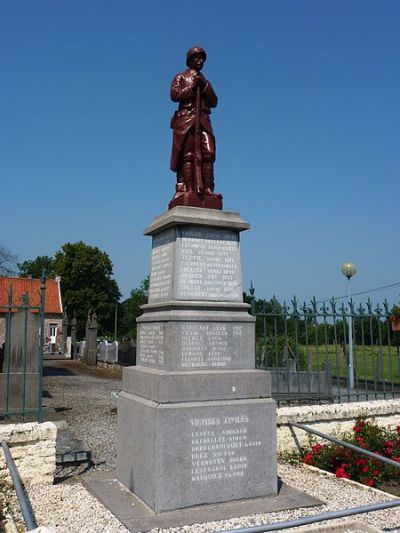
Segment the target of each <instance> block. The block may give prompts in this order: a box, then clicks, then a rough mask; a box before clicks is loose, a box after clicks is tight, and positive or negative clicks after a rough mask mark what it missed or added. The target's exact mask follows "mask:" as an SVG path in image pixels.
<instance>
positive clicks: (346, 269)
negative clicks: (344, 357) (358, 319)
mask: <svg viewBox="0 0 400 533" xmlns="http://www.w3.org/2000/svg"><path fill="white" fill-rule="evenodd" d="M356 272H357V269H356V267H355V265H354V264H353V263H343V265H342V274H343V276H345V277H346V278H347V296H348V301H349V362H348V366H349V387H350V389H354V359H353V317H352V316H351V313H352V306H351V291H350V280H351V278H352V277H353V276H354V274H355V273H356Z"/></svg>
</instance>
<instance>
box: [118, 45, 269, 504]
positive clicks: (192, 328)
mask: <svg viewBox="0 0 400 533" xmlns="http://www.w3.org/2000/svg"><path fill="white" fill-rule="evenodd" d="M205 59H206V54H205V51H204V50H203V49H202V48H200V47H193V48H191V49H190V50H189V52H188V55H187V65H188V67H189V68H188V70H186V71H185V72H184V73H182V74H178V75H177V76H176V77H175V78H174V81H173V83H172V89H171V95H172V96H173V99H174V100H175V101H179V102H180V105H179V109H178V111H177V112H176V113H175V115H174V119H173V123H172V127H173V128H174V145H173V152H172V165H171V166H172V168H173V170H175V171H177V185H176V192H175V195H174V197H173V199H172V201H171V202H170V205H169V207H170V209H169V210H168V211H167V212H166V213H164V214H162V215H161V216H159V217H158V218H156V219H155V220H154V221H153V223H152V224H151V225H150V226H149V227H148V228H147V229H146V230H145V232H144V233H145V235H147V236H150V237H151V238H152V254H151V274H150V288H149V300H148V304H146V305H144V306H143V314H142V315H141V316H140V317H139V318H138V320H137V322H138V336H137V366H132V367H128V368H125V369H124V371H123V381H122V391H121V393H120V394H119V400H118V439H117V479H118V480H119V482H120V483H122V484H123V485H124V486H125V487H126V488H128V489H129V490H130V491H132V492H133V493H134V494H135V495H136V496H137V497H138V498H140V500H142V501H143V502H144V503H145V504H146V505H147V506H148V507H150V509H151V510H153V511H154V512H155V513H162V512H164V511H172V510H177V509H184V508H188V507H192V506H197V505H204V504H215V503H219V502H231V501H237V500H242V499H251V498H260V497H265V496H268V495H275V494H276V493H277V468H276V414H275V410H276V408H275V402H274V401H273V400H272V398H271V377H270V373H269V372H266V371H263V370H256V369H255V353H254V352H255V324H254V323H255V318H254V317H252V316H251V315H250V314H249V307H250V306H249V305H248V304H245V303H243V297H242V278H241V257H240V233H241V232H242V231H245V230H247V229H249V224H248V223H246V222H245V221H243V220H242V219H241V217H240V216H239V214H238V213H233V212H229V211H223V210H222V197H221V195H218V194H215V193H214V175H213V163H214V159H215V139H214V136H213V133H212V129H211V123H210V121H209V118H208V115H209V112H210V108H211V107H215V105H216V103H217V100H216V96H215V93H214V91H213V89H212V87H211V84H210V82H208V81H207V80H206V79H205V78H204V76H203V75H202V74H201V73H200V70H201V68H202V66H203V64H204V61H205Z"/></svg>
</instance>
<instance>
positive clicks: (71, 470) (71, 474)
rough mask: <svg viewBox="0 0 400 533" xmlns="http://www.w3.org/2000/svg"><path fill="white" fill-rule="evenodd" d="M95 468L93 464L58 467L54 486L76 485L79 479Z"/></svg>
mask: <svg viewBox="0 0 400 533" xmlns="http://www.w3.org/2000/svg"><path fill="white" fill-rule="evenodd" d="M93 466H94V464H93V463H92V462H90V463H85V464H80V465H71V466H58V467H57V468H56V473H55V476H54V485H58V484H60V483H76V482H77V481H78V479H77V478H79V477H80V476H83V474H86V472H89V470H90V469H91V468H93Z"/></svg>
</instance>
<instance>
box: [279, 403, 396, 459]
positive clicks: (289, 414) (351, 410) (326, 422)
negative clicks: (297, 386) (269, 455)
mask: <svg viewBox="0 0 400 533" xmlns="http://www.w3.org/2000/svg"><path fill="white" fill-rule="evenodd" d="M357 416H362V417H365V418H366V419H374V420H375V421H376V423H377V424H378V425H380V426H384V427H388V426H397V425H398V424H400V399H396V400H374V401H371V402H353V403H342V404H329V405H305V406H294V407H280V408H279V409H277V426H278V453H280V454H281V453H284V452H287V451H294V450H295V449H296V446H295V442H294V439H293V437H292V435H291V432H290V430H289V427H288V425H287V424H288V422H297V423H298V424H304V425H306V426H309V427H311V428H313V429H316V430H318V431H321V432H322V433H327V434H329V435H335V436H340V434H342V433H344V432H345V431H349V430H351V429H352V428H353V426H354V420H355V418H356V417H357ZM294 430H295V432H296V436H297V438H298V440H299V442H300V444H307V442H308V436H309V433H307V432H305V431H303V430H301V429H297V428H294ZM325 442H327V441H325Z"/></svg>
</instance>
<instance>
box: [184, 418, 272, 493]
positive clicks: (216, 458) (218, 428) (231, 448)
mask: <svg viewBox="0 0 400 533" xmlns="http://www.w3.org/2000/svg"><path fill="white" fill-rule="evenodd" d="M190 425H191V437H192V439H191V440H192V449H191V455H192V470H191V473H192V481H193V482H200V483H201V482H208V481H215V480H221V479H222V480H224V479H231V478H240V477H244V476H245V474H246V470H247V466H248V461H249V455H250V454H249V453H248V452H249V451H250V449H251V448H254V447H258V446H261V445H262V441H261V440H258V439H253V438H252V436H251V434H250V431H249V417H248V416H247V415H245V414H238V415H236V416H221V417H210V418H192V419H191V420H190Z"/></svg>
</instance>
